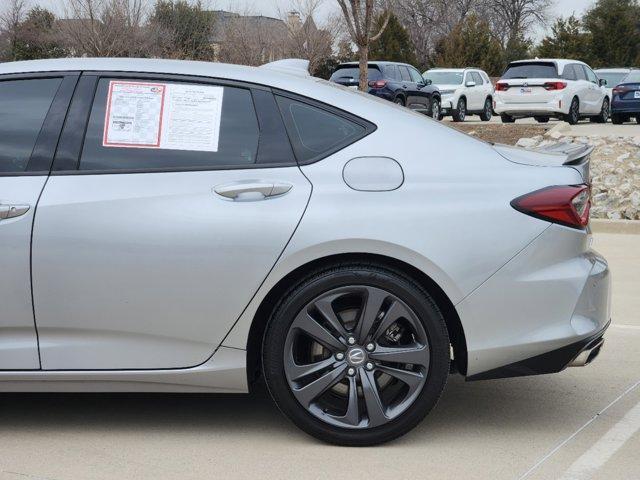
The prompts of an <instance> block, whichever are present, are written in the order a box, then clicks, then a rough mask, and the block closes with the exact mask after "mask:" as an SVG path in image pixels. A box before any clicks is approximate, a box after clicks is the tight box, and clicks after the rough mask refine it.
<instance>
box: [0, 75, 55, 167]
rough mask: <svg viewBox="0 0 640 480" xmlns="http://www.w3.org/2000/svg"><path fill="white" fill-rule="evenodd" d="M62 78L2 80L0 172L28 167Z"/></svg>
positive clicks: (0, 91) (0, 86)
mask: <svg viewBox="0 0 640 480" xmlns="http://www.w3.org/2000/svg"><path fill="white" fill-rule="evenodd" d="M61 82H62V79H61V78H46V79H45V78H43V79H33V80H6V81H3V82H0V173H20V172H24V171H26V169H27V165H28V164H29V158H30V157H31V152H32V151H33V148H34V147H35V144H36V140H37V139H38V134H39V133H40V129H41V128H42V124H43V123H44V119H45V117H46V116H47V112H48V111H49V107H51V103H52V102H53V98H54V97H55V95H56V92H57V91H58V87H59V86H60V83H61Z"/></svg>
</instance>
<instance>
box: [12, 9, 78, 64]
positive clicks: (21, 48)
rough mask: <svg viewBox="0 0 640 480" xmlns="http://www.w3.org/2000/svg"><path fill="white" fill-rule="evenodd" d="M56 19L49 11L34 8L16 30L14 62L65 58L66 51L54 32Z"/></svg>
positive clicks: (13, 47) (13, 49) (13, 50)
mask: <svg viewBox="0 0 640 480" xmlns="http://www.w3.org/2000/svg"><path fill="white" fill-rule="evenodd" d="M55 21H56V17H55V15H54V14H53V13H51V12H50V11H49V10H47V9H45V8H41V7H33V8H32V9H31V10H29V12H28V13H27V16H26V18H25V20H24V21H23V22H21V23H20V24H19V25H18V26H17V28H16V36H15V42H14V44H13V45H12V51H11V52H10V54H11V59H12V60H36V59H39V58H54V57H63V56H65V55H66V53H67V52H66V51H65V49H64V48H62V46H61V45H60V44H59V42H58V39H57V38H56V35H55V31H54V23H55Z"/></svg>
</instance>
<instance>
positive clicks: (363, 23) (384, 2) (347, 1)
mask: <svg viewBox="0 0 640 480" xmlns="http://www.w3.org/2000/svg"><path fill="white" fill-rule="evenodd" d="M338 5H340V9H341V10H342V14H343V15H344V20H345V22H346V26H347V31H348V32H349V36H350V37H351V41H352V42H353V43H354V44H355V45H356V48H357V49H358V57H359V60H360V85H359V89H360V90H362V91H366V90H367V88H368V86H367V73H368V68H367V64H368V62H369V45H370V44H371V42H373V41H376V40H377V39H378V38H380V36H381V35H382V33H383V32H384V30H385V28H387V24H388V23H389V17H390V16H391V10H390V3H389V1H388V0H338ZM384 11H386V12H387V14H386V16H385V19H384V21H383V23H382V26H381V27H380V30H379V31H378V32H375V33H374V32H373V28H374V18H375V17H377V16H378V15H379V14H380V13H382V12H384Z"/></svg>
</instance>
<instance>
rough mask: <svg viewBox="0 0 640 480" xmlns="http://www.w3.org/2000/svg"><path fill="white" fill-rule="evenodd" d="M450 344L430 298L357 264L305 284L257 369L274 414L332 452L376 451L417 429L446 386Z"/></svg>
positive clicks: (284, 308)
mask: <svg viewBox="0 0 640 480" xmlns="http://www.w3.org/2000/svg"><path fill="white" fill-rule="evenodd" d="M448 368H449V342H448V336H447V333H446V326H445V324H444V320H443V319H442V316H441V314H440V312H439V311H438V309H437V307H436V306H435V305H434V304H433V301H432V300H431V298H430V297H429V296H428V294H427V293H426V292H425V291H424V290H422V289H421V288H420V287H419V286H418V285H417V284H415V283H413V282H412V281H411V280H410V279H408V278H406V277H404V276H402V275H400V274H398V273H397V272H394V271H390V270H386V269H380V268H378V267H375V266H367V265H364V266H363V265H354V266H343V267H337V268H334V269H330V270H327V271H325V272H322V273H320V274H318V275H315V276H313V277H312V278H310V279H309V280H307V281H303V282H302V283H301V284H300V285H299V286H298V287H296V288H294V290H293V292H291V293H290V295H287V296H286V300H284V301H283V302H282V303H281V305H280V306H279V307H278V308H277V309H276V311H275V313H274V315H273V317H272V319H271V321H270V324H269V326H268V328H267V331H266V333H265V337H264V344H263V370H264V374H265V379H266V383H267V386H268V388H269V391H270V392H271V394H272V396H273V398H274V400H275V401H276V403H277V404H278V406H279V407H280V409H281V410H282V411H283V412H284V413H285V414H287V416H289V417H290V418H291V419H292V420H293V421H294V422H295V423H296V424H297V425H298V426H300V427H301V428H302V429H304V430H305V431H307V432H308V433H311V434H312V435H315V436H317V437H319V438H322V439H324V440H327V441H330V442H332V443H339V444H347V445H370V444H375V443H381V442H384V441H387V440H390V439H392V438H395V437H397V436H399V435H402V434H403V433H405V432H406V431H408V430H410V429H411V428H413V426H415V425H416V424H417V423H418V422H419V421H420V420H421V419H422V417H424V415H426V413H427V412H428V411H429V410H430V409H431V408H432V407H433V405H435V403H436V401H437V399H438V397H439V396H440V393H441V391H442V389H443V388H444V383H445V381H446V378H447V374H448Z"/></svg>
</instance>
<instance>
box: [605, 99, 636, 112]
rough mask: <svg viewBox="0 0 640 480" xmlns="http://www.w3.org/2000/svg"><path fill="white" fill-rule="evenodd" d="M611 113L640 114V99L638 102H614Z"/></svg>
mask: <svg viewBox="0 0 640 480" xmlns="http://www.w3.org/2000/svg"><path fill="white" fill-rule="evenodd" d="M611 113H612V114H614V113H624V114H631V115H633V114H636V113H640V99H638V100H617V101H616V100H614V101H613V102H611Z"/></svg>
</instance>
